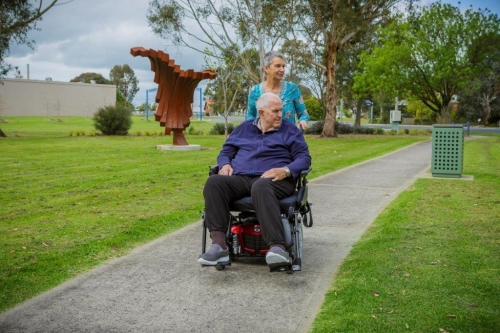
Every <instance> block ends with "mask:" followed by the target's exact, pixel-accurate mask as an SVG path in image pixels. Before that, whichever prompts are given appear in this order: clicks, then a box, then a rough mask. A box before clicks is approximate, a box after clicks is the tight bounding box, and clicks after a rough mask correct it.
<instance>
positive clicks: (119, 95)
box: [69, 66, 139, 109]
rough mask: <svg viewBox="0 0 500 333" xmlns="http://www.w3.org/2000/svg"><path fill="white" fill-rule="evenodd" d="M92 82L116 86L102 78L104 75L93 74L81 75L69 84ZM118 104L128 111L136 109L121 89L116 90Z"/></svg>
mask: <svg viewBox="0 0 500 333" xmlns="http://www.w3.org/2000/svg"><path fill="white" fill-rule="evenodd" d="M115 67H117V66H114V67H113V68H115ZM92 80H94V81H95V83H96V84H114V83H113V82H112V81H110V80H108V79H106V78H105V77H104V76H102V74H99V73H93V72H87V73H81V74H80V75H78V76H76V77H75V78H73V79H71V80H70V81H69V82H82V83H91V81H92ZM136 80H137V79H136ZM138 82H139V81H138V80H137V83H136V85H137V84H138ZM117 88H118V87H117ZM137 90H139V89H137ZM116 104H122V105H124V106H125V107H127V108H128V109H133V108H134V106H133V105H132V103H131V102H129V101H128V100H127V99H126V98H125V96H124V95H123V93H122V92H121V91H120V89H116Z"/></svg>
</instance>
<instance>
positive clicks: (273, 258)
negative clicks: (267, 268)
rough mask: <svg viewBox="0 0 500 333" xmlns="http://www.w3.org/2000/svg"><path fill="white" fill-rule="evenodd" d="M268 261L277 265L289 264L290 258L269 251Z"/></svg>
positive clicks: (269, 263)
mask: <svg viewBox="0 0 500 333" xmlns="http://www.w3.org/2000/svg"><path fill="white" fill-rule="evenodd" d="M266 263H267V264H268V265H276V264H282V265H287V264H289V263H290V260H288V258H285V257H283V256H282V255H279V254H277V253H274V252H268V253H267V255H266Z"/></svg>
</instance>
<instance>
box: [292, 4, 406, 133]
mask: <svg viewBox="0 0 500 333" xmlns="http://www.w3.org/2000/svg"><path fill="white" fill-rule="evenodd" d="M298 2H299V4H298V5H297V6H296V8H295V9H296V14H297V18H296V19H295V20H294V24H296V27H297V28H296V29H294V30H293V31H292V36H293V37H292V41H294V40H295V41H301V40H305V41H306V43H307V45H308V46H307V47H305V48H303V47H297V48H296V49H295V50H296V53H297V54H299V55H301V56H302V57H303V58H304V59H306V60H307V61H309V62H310V63H311V64H313V65H314V66H317V67H318V68H320V69H321V70H322V71H323V72H324V74H325V99H326V103H325V104H326V112H325V113H326V114H325V125H324V127H323V132H322V134H321V136H323V137H334V136H336V135H337V133H336V132H335V121H336V120H335V119H336V115H337V103H338V84H337V71H338V68H339V63H338V60H339V58H338V56H339V52H340V51H341V50H342V49H343V48H345V47H346V45H348V44H349V43H350V42H351V41H352V40H353V39H354V38H356V37H358V36H359V35H364V34H366V33H367V32H369V31H373V30H375V28H376V27H378V26H380V25H382V24H384V23H385V22H386V21H387V20H388V19H390V18H391V17H392V13H393V7H394V6H395V5H396V4H398V3H399V2H401V0H368V1H367V0H337V1H324V0H301V1H298ZM410 3H411V1H410ZM318 51H319V52H320V53H321V54H322V59H321V61H318V60H317V59H316V58H315V57H314V54H315V52H318Z"/></svg>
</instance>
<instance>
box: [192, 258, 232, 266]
mask: <svg viewBox="0 0 500 333" xmlns="http://www.w3.org/2000/svg"><path fill="white" fill-rule="evenodd" d="M198 263H199V264H201V265H202V266H217V265H229V264H230V263H231V259H229V256H228V255H227V256H225V257H222V258H219V259H217V260H215V261H209V260H205V259H203V258H200V259H198Z"/></svg>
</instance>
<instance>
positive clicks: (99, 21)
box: [6, 0, 204, 104]
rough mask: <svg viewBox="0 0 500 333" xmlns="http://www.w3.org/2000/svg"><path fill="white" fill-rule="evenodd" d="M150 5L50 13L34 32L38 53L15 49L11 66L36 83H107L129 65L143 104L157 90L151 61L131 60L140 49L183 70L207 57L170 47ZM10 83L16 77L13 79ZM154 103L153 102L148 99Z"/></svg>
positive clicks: (97, 3)
mask: <svg viewBox="0 0 500 333" xmlns="http://www.w3.org/2000/svg"><path fill="white" fill-rule="evenodd" d="M148 7H149V0H107V1H103V0H74V1H73V2H70V3H68V4H65V5H60V6H56V7H54V8H52V9H51V10H50V11H49V12H47V14H46V15H45V16H44V17H43V20H42V21H41V22H40V23H39V24H38V27H39V28H40V29H41V30H40V31H32V32H30V36H29V37H30V39H33V40H35V42H36V43H35V44H34V49H33V50H32V49H30V48H29V47H27V46H26V45H11V49H10V57H8V58H7V59H6V60H7V62H8V63H10V64H12V65H14V66H19V68H20V70H21V72H22V75H23V76H24V77H27V65H28V64H29V76H30V79H32V80H44V79H45V78H47V77H51V78H52V79H53V80H54V81H63V82H68V81H70V80H71V79H73V78H75V77H76V76H78V75H80V74H81V73H84V72H95V73H100V74H101V75H102V76H104V77H106V78H108V77H109V71H110V70H111V68H112V67H113V66H114V65H123V64H128V65H130V66H131V67H132V69H133V70H134V72H135V75H136V76H137V78H138V79H139V88H140V91H139V92H138V93H137V95H136V97H135V99H134V103H135V104H140V103H143V102H144V101H145V99H146V89H150V88H154V87H156V86H157V85H156V83H154V82H153V77H154V73H153V72H151V70H150V68H151V65H150V62H149V59H147V58H142V57H135V58H134V57H133V56H132V55H131V54H130V49H131V48H132V47H136V46H142V47H144V48H152V49H155V50H163V51H164V52H166V53H169V54H170V57H171V58H172V59H174V60H175V62H176V64H179V65H180V66H181V69H190V68H193V69H195V70H200V69H201V68H202V67H203V65H204V59H203V56H202V55H201V54H200V53H197V52H195V51H193V50H191V49H189V48H185V47H176V46H172V45H168V44H167V42H166V41H165V40H162V39H160V38H159V37H157V36H156V35H154V33H153V32H152V30H151V28H150V27H149V25H148V23H147V18H146V15H147V9H148ZM9 77H13V73H11V74H10V76H9ZM150 97H151V96H150Z"/></svg>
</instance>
